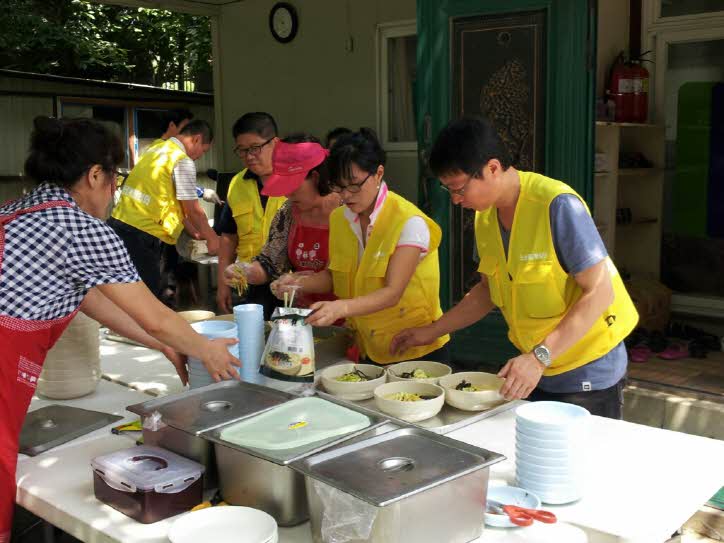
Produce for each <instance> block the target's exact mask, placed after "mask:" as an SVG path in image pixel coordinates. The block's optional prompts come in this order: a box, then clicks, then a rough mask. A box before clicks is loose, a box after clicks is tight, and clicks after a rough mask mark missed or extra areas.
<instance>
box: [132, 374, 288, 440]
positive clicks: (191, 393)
mask: <svg viewBox="0 0 724 543" xmlns="http://www.w3.org/2000/svg"><path fill="white" fill-rule="evenodd" d="M293 398H295V396H293V395H291V394H288V393H286V392H281V391H279V390H274V389H271V388H267V387H264V386H260V385H255V384H252V383H245V382H243V381H236V380H231V381H221V382H219V383H214V384H211V385H208V386H205V387H201V388H196V389H193V390H188V391H185V392H181V393H180V394H174V395H171V396H164V397H163V398H157V399H155V400H151V401H148V402H144V403H140V404H136V405H130V406H128V407H127V409H128V410H129V411H131V412H132V413H136V414H138V415H141V416H142V417H147V416H149V415H151V414H152V413H154V412H159V413H160V414H161V420H162V421H163V423H164V424H167V425H168V426H173V427H174V428H176V429H178V430H183V431H184V432H188V433H189V434H193V435H198V434H201V433H202V432H206V431H208V430H212V429H214V428H218V427H219V426H223V425H224V424H227V423H229V422H231V421H236V420H241V419H243V418H246V417H249V416H251V415H255V414H257V413H261V412H264V411H267V410H268V409H271V408H272V407H275V406H278V405H281V404H283V403H285V402H287V401H289V400H291V399H293Z"/></svg>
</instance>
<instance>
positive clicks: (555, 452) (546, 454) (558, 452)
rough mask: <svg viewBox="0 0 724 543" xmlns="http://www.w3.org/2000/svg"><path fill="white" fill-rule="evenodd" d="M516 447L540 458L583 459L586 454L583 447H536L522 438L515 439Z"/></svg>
mask: <svg viewBox="0 0 724 543" xmlns="http://www.w3.org/2000/svg"><path fill="white" fill-rule="evenodd" d="M515 449H516V450H520V451H523V452H524V453H527V454H531V455H533V456H536V457H539V458H560V459H562V460H575V459H579V458H580V459H583V458H585V456H586V451H585V449H583V448H582V447H579V448H576V447H572V448H570V447H563V448H560V449H551V448H543V447H534V446H533V445H530V444H528V443H525V442H521V441H520V438H516V439H515Z"/></svg>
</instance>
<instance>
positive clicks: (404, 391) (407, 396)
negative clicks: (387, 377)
mask: <svg viewBox="0 0 724 543" xmlns="http://www.w3.org/2000/svg"><path fill="white" fill-rule="evenodd" d="M374 394H375V404H376V405H377V407H378V408H379V409H380V411H382V412H384V413H386V414H388V415H390V416H392V417H395V418H398V419H402V420H404V421H407V422H418V421H421V420H425V419H429V418H431V417H434V416H435V415H437V414H438V413H439V412H440V409H442V406H443V404H444V403H445V391H444V390H443V389H442V388H441V387H439V386H438V385H433V384H431V383H418V382H416V381H396V382H393V383H387V384H386V385H380V386H378V387H377V388H376V389H375V392H374Z"/></svg>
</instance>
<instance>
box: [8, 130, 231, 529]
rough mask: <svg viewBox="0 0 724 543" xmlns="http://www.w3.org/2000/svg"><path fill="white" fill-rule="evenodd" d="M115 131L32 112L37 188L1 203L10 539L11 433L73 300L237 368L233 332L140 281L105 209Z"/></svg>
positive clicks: (222, 368)
mask: <svg viewBox="0 0 724 543" xmlns="http://www.w3.org/2000/svg"><path fill="white" fill-rule="evenodd" d="M123 156H124V152H123V147H122V145H121V143H120V140H119V139H118V137H117V136H116V135H115V134H113V133H112V132H111V131H110V130H109V129H108V128H106V127H104V126H103V125H102V124H100V123H98V122H96V121H93V120H90V119H61V120H59V119H51V118H48V117H38V118H37V119H35V129H34V131H33V135H32V138H31V142H30V154H29V156H28V159H27V161H26V162H25V173H26V175H27V176H29V177H30V178H32V179H34V180H36V181H37V182H38V186H37V188H35V189H34V190H33V191H31V192H30V193H29V194H27V195H25V196H23V197H22V198H20V199H18V200H15V201H13V202H8V203H6V204H3V205H0V345H1V346H2V347H1V348H0V414H1V415H2V416H0V543H5V542H6V541H9V539H10V529H11V525H12V512H13V506H14V503H15V468H16V464H17V455H18V439H19V436H20V429H21V427H22V425H23V420H24V418H25V413H26V411H27V409H28V405H29V403H30V400H31V398H32V396H33V393H34V391H35V388H36V385H37V382H38V377H39V375H40V372H41V370H42V367H43V362H44V361H45V356H46V354H47V352H48V351H49V350H50V348H51V347H52V346H53V344H54V343H55V342H56V340H57V339H58V337H59V336H60V335H61V334H62V333H63V330H65V328H66V326H67V325H68V323H69V322H70V321H71V320H72V318H73V317H74V316H75V314H76V312H77V311H78V310H79V309H80V310H81V311H83V312H84V313H86V314H88V315H89V316H90V317H92V318H95V319H96V320H99V321H100V322H101V323H102V324H105V325H107V326H109V327H112V328H113V329H114V330H117V331H118V332H120V333H122V334H124V335H126V336H127V337H130V338H131V339H134V340H136V341H139V342H141V343H143V344H145V345H147V346H149V347H151V348H155V349H159V350H161V351H162V352H163V353H164V354H165V355H166V356H167V357H168V358H169V359H170V360H171V361H172V363H173V364H174V365H175V366H176V368H177V371H178V372H179V375H180V376H181V378H182V380H184V381H185V380H186V369H185V361H184V359H183V357H182V356H181V355H179V354H178V353H185V354H188V355H191V356H194V357H199V358H200V359H201V360H203V361H204V364H205V365H206V368H207V369H208V370H209V372H210V373H212V375H214V377H215V379H217V380H218V379H225V378H231V377H236V376H237V373H236V370H235V369H234V365H237V366H238V365H239V361H238V360H237V359H236V358H234V357H233V356H231V355H230V354H229V352H228V345H230V344H232V343H234V341H233V340H216V341H213V342H211V341H208V340H207V339H205V338H204V337H203V336H200V335H198V334H196V333H195V332H194V331H193V329H192V328H191V327H190V326H189V325H188V324H187V323H186V322H185V321H184V320H183V319H182V318H181V317H179V316H178V315H176V314H175V313H174V312H173V311H171V310H170V309H168V308H166V307H165V306H164V305H163V304H161V303H160V302H159V301H158V300H157V299H156V298H155V296H154V295H153V294H151V292H150V291H149V290H148V288H146V286H145V285H144V284H143V283H142V282H141V281H140V278H139V277H138V273H137V272H136V269H135V268H134V267H133V264H131V261H130V258H129V256H128V253H127V252H126V250H125V247H124V245H123V242H122V241H121V240H120V239H119V238H118V236H116V234H115V233H114V232H113V230H111V229H110V227H108V226H107V225H106V224H105V223H104V222H102V221H101V220H100V219H101V218H103V217H105V216H106V215H107V210H108V206H109V205H110V203H111V201H112V198H113V193H114V191H115V187H116V173H115V172H116V167H117V166H118V164H119V163H121V161H122V160H123Z"/></svg>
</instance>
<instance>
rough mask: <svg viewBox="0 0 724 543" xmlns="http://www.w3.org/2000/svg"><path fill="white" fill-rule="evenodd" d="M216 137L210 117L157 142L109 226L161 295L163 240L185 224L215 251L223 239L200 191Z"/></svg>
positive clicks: (131, 180) (125, 190) (173, 240)
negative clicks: (199, 179) (201, 169)
mask: <svg viewBox="0 0 724 543" xmlns="http://www.w3.org/2000/svg"><path fill="white" fill-rule="evenodd" d="M213 139H214V135H213V131H212V129H211V126H210V125H209V123H207V122H206V121H202V120H194V121H191V122H190V123H188V124H186V126H184V128H183V129H182V130H181V132H180V133H179V134H178V135H177V136H176V137H171V138H169V139H168V140H158V141H157V142H154V144H153V145H152V146H151V147H150V148H149V149H148V150H147V151H146V152H145V153H144V154H143V155H142V156H141V158H140V159H139V161H138V163H137V164H136V165H135V166H134V168H133V169H132V170H131V173H130V174H129V175H128V178H127V179H126V181H125V182H124V184H123V188H122V189H121V197H120V199H119V201H118V204H117V205H116V207H115V209H114V210H113V214H112V216H111V218H110V219H109V220H108V224H109V225H110V226H111V227H112V228H113V229H114V230H115V231H116V233H117V234H118V235H119V236H120V238H121V239H122V240H123V242H124V244H125V245H126V248H127V249H128V253H129V254H130V255H131V260H132V261H133V264H134V265H135V266H136V269H137V270H138V273H139V275H140V276H141V279H142V280H143V282H144V283H146V285H147V286H148V288H149V289H150V290H151V292H153V293H154V294H155V295H156V296H159V297H160V294H161V293H160V286H161V261H160V257H161V243H162V242H163V243H167V244H169V245H175V244H176V241H177V240H178V237H179V235H180V234H181V231H182V230H183V229H184V224H186V225H187V229H188V230H189V232H190V233H191V234H192V236H193V237H196V238H200V239H204V240H206V244H207V247H208V251H209V253H210V254H216V252H217V251H218V248H219V238H218V236H217V235H216V233H215V232H214V231H213V229H212V228H211V227H210V226H209V223H208V218H207V217H206V213H205V212H204V210H203V208H202V207H201V205H200V204H199V201H198V197H197V193H196V166H195V164H194V161H196V160H198V159H199V158H201V157H202V156H203V155H204V154H205V153H206V152H207V151H208V150H209V149H210V148H211V144H212V142H213Z"/></svg>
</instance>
